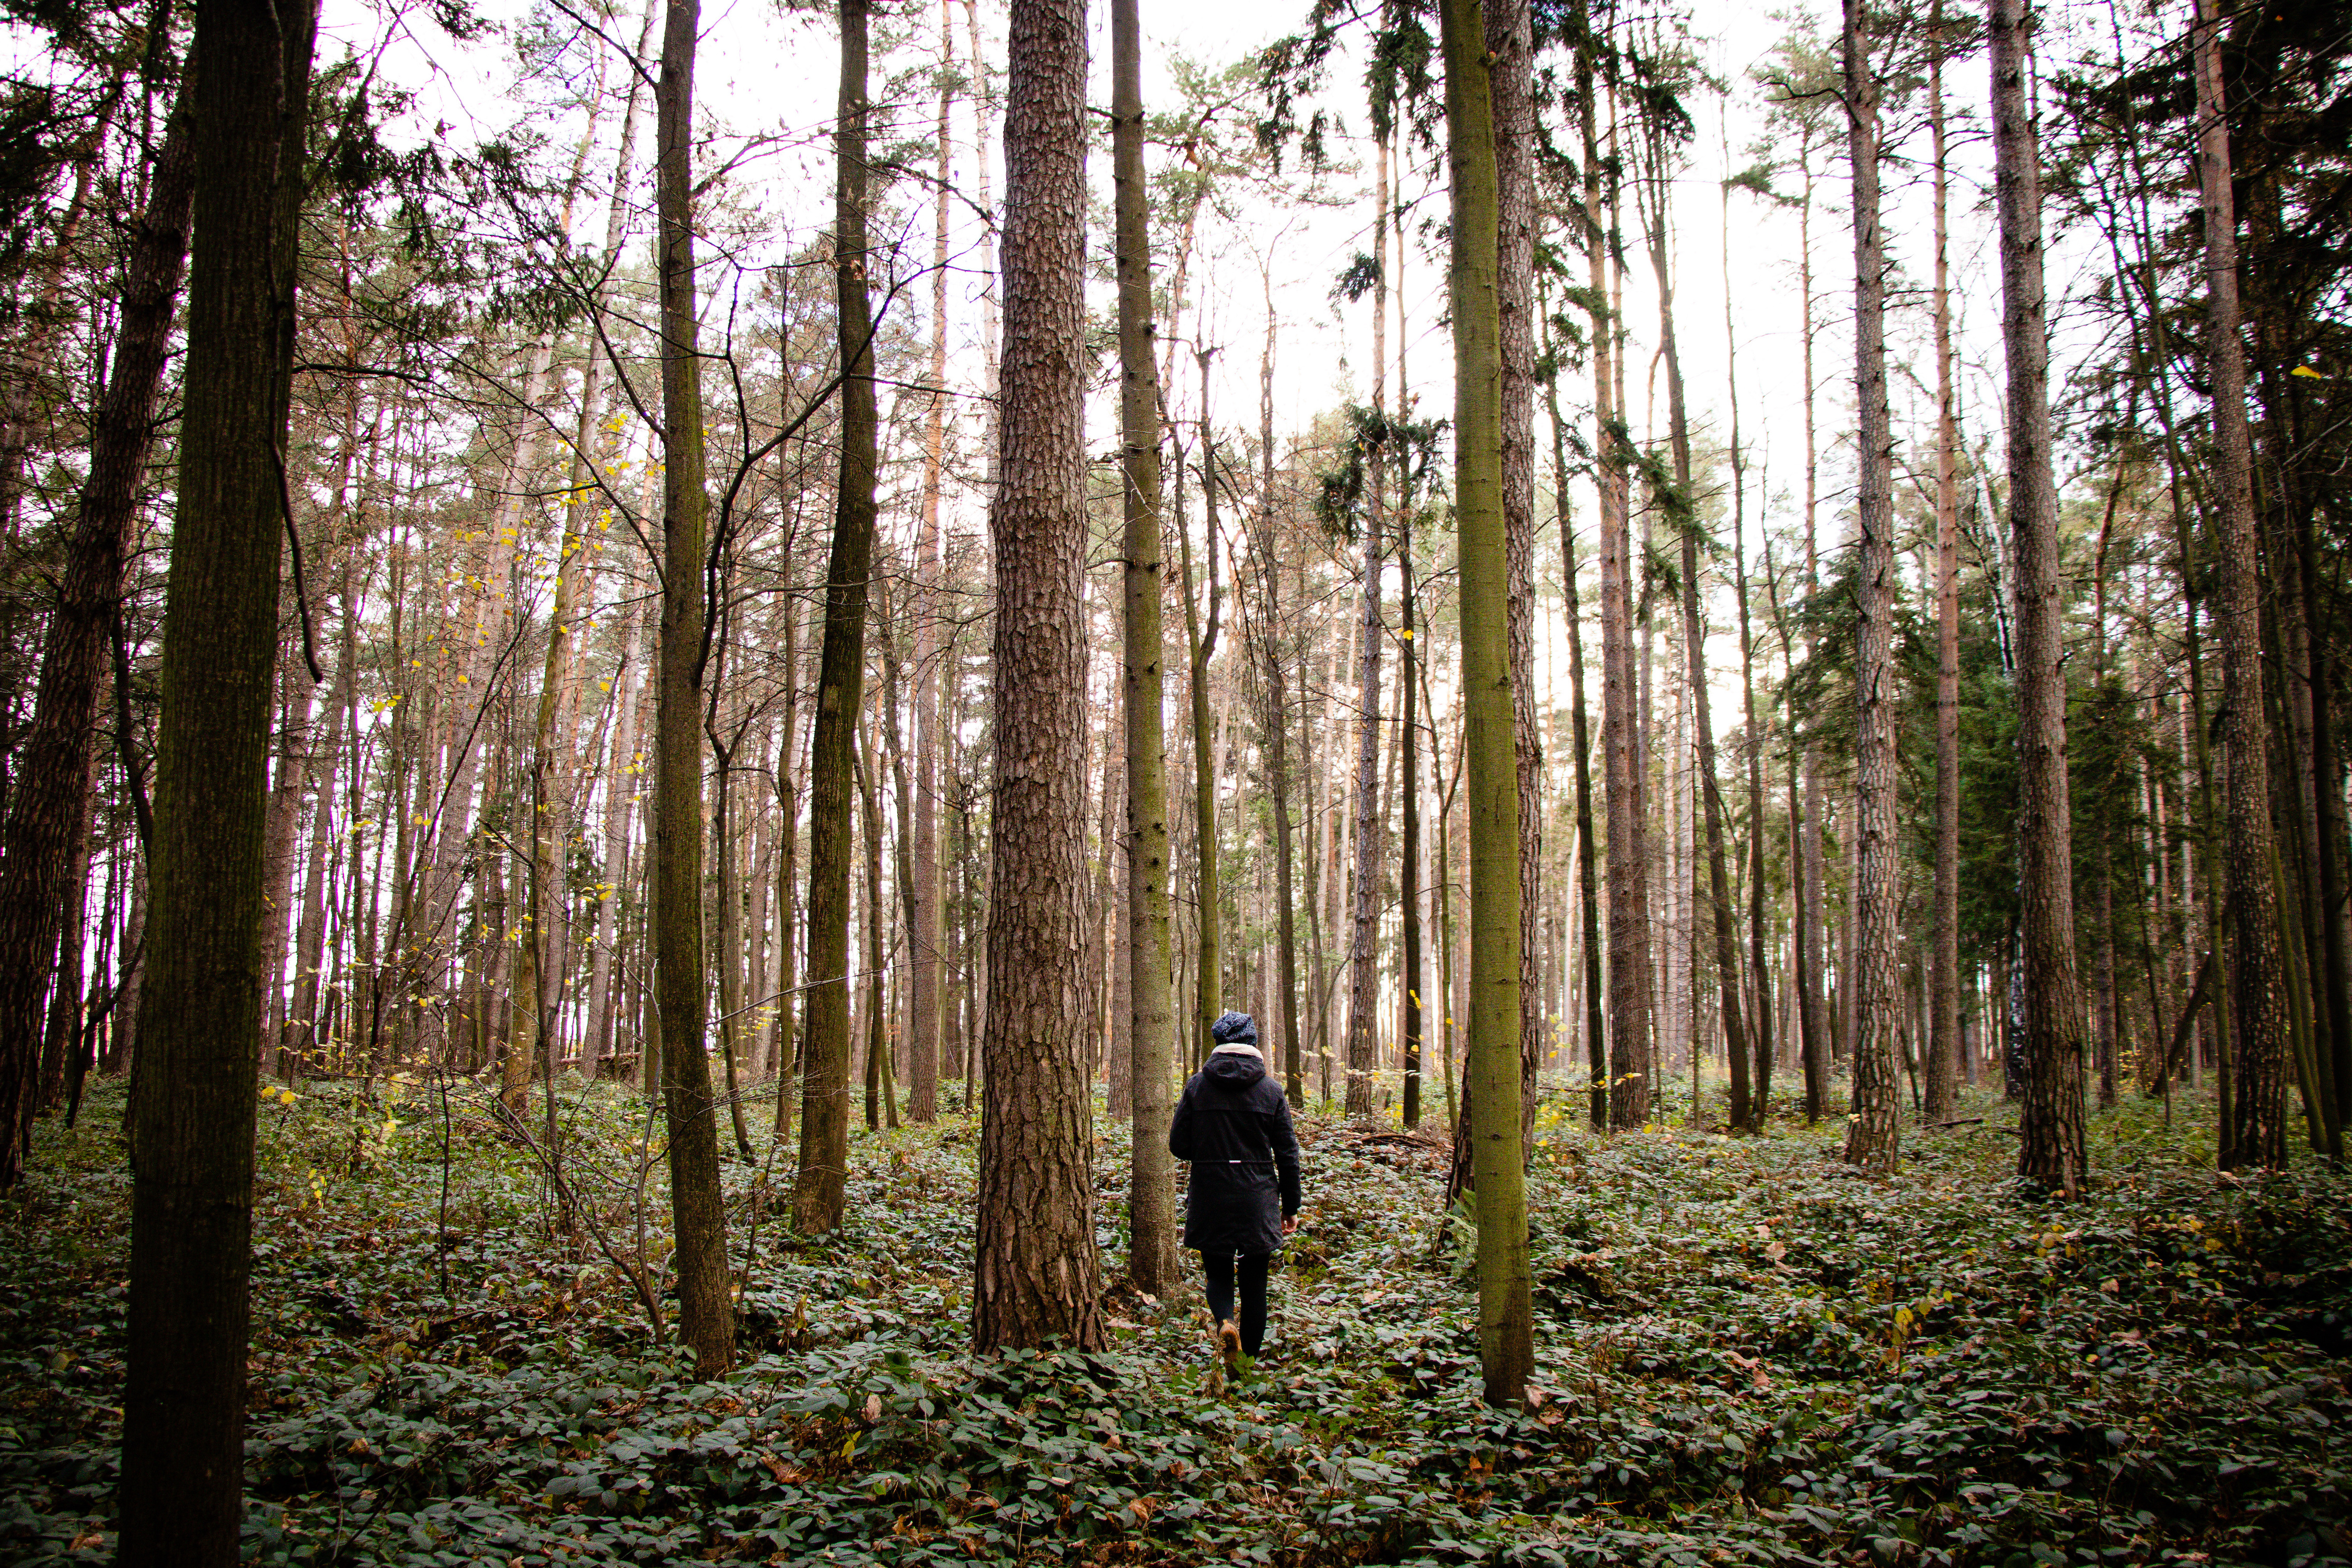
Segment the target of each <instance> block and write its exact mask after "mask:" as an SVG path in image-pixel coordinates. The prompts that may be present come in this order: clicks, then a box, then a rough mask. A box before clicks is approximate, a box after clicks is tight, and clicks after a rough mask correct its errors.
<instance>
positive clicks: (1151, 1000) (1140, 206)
mask: <svg viewBox="0 0 2352 1568" xmlns="http://www.w3.org/2000/svg"><path fill="white" fill-rule="evenodd" d="M1110 19H1111V77H1112V80H1111V109H1110V112H1111V138H1112V172H1113V176H1114V178H1115V180H1116V182H1117V191H1116V195H1115V215H1114V216H1115V221H1116V225H1117V229H1118V353H1119V368H1120V377H1119V438H1120V442H1121V444H1122V446H1123V447H1124V452H1123V457H1124V459H1125V461H1124V465H1123V471H1124V474H1125V478H1126V481H1127V482H1126V487H1125V494H1126V536H1125V540H1124V542H1123V545H1122V548H1121V555H1122V557H1123V559H1124V561H1125V563H1126V569H1125V575H1124V580H1123V602H1124V612H1125V614H1124V621H1125V657H1124V660H1123V677H1122V682H1121V684H1122V686H1123V687H1124V689H1125V693H1126V703H1125V710H1126V748H1127V749H1126V772H1127V868H1126V884H1127V909H1126V911H1125V918H1126V920H1127V944H1126V954H1125V956H1126V959H1127V969H1128V981H1127V984H1128V1008H1129V1012H1128V1018H1129V1029H1130V1033H1129V1052H1130V1053H1131V1054H1130V1058H1129V1059H1130V1061H1131V1062H1132V1064H1133V1069H1132V1070H1133V1076H1132V1079H1131V1084H1130V1093H1131V1096H1132V1101H1131V1110H1132V1114H1133V1118H1134V1154H1133V1162H1134V1163H1133V1165H1132V1167H1131V1168H1130V1171H1129V1183H1128V1230H1129V1238H1130V1239H1129V1251H1128V1260H1127V1272H1128V1278H1129V1279H1132V1280H1133V1281H1134V1282H1135V1286H1136V1289H1139V1290H1142V1291H1144V1292H1145V1293H1146V1294H1148V1295H1153V1296H1163V1295H1165V1294H1167V1292H1168V1290H1169V1288H1170V1287H1171V1286H1172V1285H1174V1284H1175V1283H1176V1279H1177V1259H1176V1198H1175V1192H1176V1188H1175V1179H1176V1167H1175V1162H1174V1160H1173V1158H1172V1157H1171V1155H1170V1154H1169V1152H1168V1138H1167V1131H1168V1120H1169V1117H1170V1115H1171V1108H1170V1103H1169V1102H1170V1100H1171V1090H1172V1089H1173V1087H1174V1086H1173V1082H1172V1076H1173V1073H1174V1070H1175V1043H1176V1037H1175V1026H1176V1018H1175V1004H1174V998H1173V997H1172V996H1171V994H1170V993H1169V979H1168V974H1169V961H1170V957H1171V952H1170V938H1169V929H1168V918H1169V917H1168V757H1167V750H1168V746H1167V720H1166V716H1165V714H1164V713H1163V711H1162V710H1161V681H1162V676H1163V671H1162V668H1161V661H1162V659H1163V658H1164V657H1165V655H1164V649H1165V647H1166V639H1165V637H1164V635H1163V634H1162V631H1161V627H1160V604H1161V594H1162V591H1163V589H1162V579H1163V578H1164V577H1165V576H1166V558H1165V554H1164V552H1163V551H1162V550H1161V548H1160V538H1161V533H1160V370H1159V365H1158V363H1156V362H1155V360H1154V359H1153V357H1152V351H1153V349H1154V347H1155V346H1156V343H1155V340H1156V338H1157V335H1158V334H1157V331H1156V329H1155V328H1154V325H1153V323H1152V319H1151V229H1150V207H1149V205H1148V197H1149V195H1150V193H1149V192H1148V191H1147V190H1146V189H1145V187H1144V170H1143V28H1142V24H1141V22H1140V21H1139V17H1138V14H1137V4H1136V0H1111V18H1110ZM1211 482H1212V483H1213V482H1214V480H1213V479H1212V481H1211Z"/></svg>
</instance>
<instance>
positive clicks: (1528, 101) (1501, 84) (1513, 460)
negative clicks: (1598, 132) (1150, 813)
mask: <svg viewBox="0 0 2352 1568" xmlns="http://www.w3.org/2000/svg"><path fill="white" fill-rule="evenodd" d="M1483 12H1484V16H1483V18H1482V25H1483V26H1484V27H1485V29H1486V57H1487V82H1488V88H1489V104H1490V109H1491V112H1492V114H1493V116H1494V136H1493V141H1494V149H1495V193H1496V221H1497V223H1498V224H1499V225H1500V228H1499V229H1498V230H1497V232H1496V248H1495V265H1496V274H1495V282H1496V294H1495V304H1496V313H1497V324H1498V331H1499V342H1500V345H1501V351H1502V356H1503V357H1502V384H1501V393H1502V405H1501V411H1500V414H1501V420H1502V429H1501V441H1502V465H1503V531H1504V545H1505V549H1506V551H1507V553H1508V556H1509V566H1510V577H1509V611H1510V635H1511V754H1512V764H1513V768H1514V771H1515V776H1516V777H1517V780H1518V792H1519V1032H1518V1050H1519V1092H1518V1107H1519V1144H1520V1149H1521V1152H1523V1153H1524V1152H1525V1151H1526V1150H1527V1149H1528V1147H1529V1145H1530V1144H1531V1143H1532V1142H1533V1140H1534V1138H1535V1121H1536V1096H1537V1086H1536V1070H1537V1068H1539V1067H1540V1066H1541V1065H1542V1063H1543V1047H1544V1041H1545V1039H1546V1038H1547V1037H1548V1035H1549V1026H1550V1025H1549V1019H1547V1018H1546V1017H1545V1016H1544V994H1543V986H1542V984H1540V980H1539V977H1538V972H1537V963H1538V957H1539V955H1540V954H1541V953H1542V952H1543V946H1542V942H1540V940H1539V927H1538V921H1540V919H1541V916H1542V911H1543V885H1542V884H1543V730H1542V726H1541V724H1540V722H1539V721H1538V718H1537V710H1536V687H1535V678H1536V590H1535V554H1536V412H1535V411H1536V402H1535V398H1536V382H1535V374H1536V322H1535V315H1536V272H1535V268H1536V205H1535V204H1536V196H1535V145H1536V118H1535V117H1536V110H1535V97H1534V77H1533V73H1534V47H1535V45H1534V31H1533V24H1532V21H1531V18H1530V16H1529V12H1528V0H1485V4H1484V6H1483ZM1399 248H1400V250H1402V247H1399ZM1401 402H1402V399H1400V403H1401Z"/></svg>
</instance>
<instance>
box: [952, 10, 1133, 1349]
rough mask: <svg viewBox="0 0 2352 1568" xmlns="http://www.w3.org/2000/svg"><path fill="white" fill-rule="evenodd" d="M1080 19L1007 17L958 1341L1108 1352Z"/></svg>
mask: <svg viewBox="0 0 2352 1568" xmlns="http://www.w3.org/2000/svg"><path fill="white" fill-rule="evenodd" d="M1086 50H1087V40H1086V6H1085V0H1013V8H1012V16H1011V23H1010V40H1009V58H1010V61H1011V65H1010V69H1009V73H1008V78H1007V84H1006V93H1005V110H1004V172H1005V182H1004V214H1005V216H1004V236H1003V280H1004V343H1003V357H1002V360H1001V362H1000V370H999V385H1000V387H1001V398H1002V405H1001V415H1000V426H999V429H1000V433H1001V434H1000V439H1001V441H1002V448H1001V453H1000V458H999V462H998V489H997V494H996V497H995V500H994V504H993V505H992V507H991V509H990V513H989V531H990V535H991V537H992V540H993V542H994V544H995V547H996V628H995V640H994V648H995V666H996V683H995V684H996V747H995V772H994V778H993V781H992V812H991V821H992V830H993V831H992V839H993V841H992V845H991V854H990V858H989V859H990V868H989V906H988V1018H987V1022H986V1024H985V1026H984V1027H983V1032H982V1056H983V1058H984V1065H985V1071H986V1074H987V1082H986V1085H985V1088H984V1089H983V1091H982V1092H983V1094H984V1096H985V1102H986V1103H985V1108H984V1110H983V1112H982V1123H981V1143H980V1190H979V1234H978V1240H977V1247H976V1255H975V1275H974V1280H973V1288H972V1339H973V1342H974V1344H975V1346H976V1347H977V1348H979V1349H982V1350H995V1349H999V1348H1003V1347H1008V1346H1034V1345H1039V1344H1043V1343H1044V1342H1046V1341H1047V1340H1049V1339H1059V1340H1062V1341H1065V1342H1068V1343H1069V1344H1071V1345H1074V1346H1076V1347H1078V1348H1080V1349H1092V1348H1095V1347H1097V1346H1098V1345H1100V1344H1101V1343H1102V1342H1103V1339H1104V1332H1105V1330H1104V1322H1103V1316H1102V1310H1101V1301H1100V1298H1101V1294H1102V1290H1101V1279H1100V1274H1101V1266H1100V1262H1099V1260H1098V1258H1097V1256H1096V1251H1095V1232H1094V1181H1093V1173H1092V1171H1091V1169H1090V1159H1091V1146H1090V1141H1091V1129H1090V1125H1089V1123H1090V1121H1091V1112H1092V1106H1091V1097H1090V1093H1089V1089H1088V1085H1087V1069H1086V1064H1085V1059H1084V1041H1083V1036H1084V1033H1085V1029H1086V1022H1087V1005H1086V994H1085V988H1084V985H1083V984H1082V980H1081V976H1080V973H1079V970H1078V965H1077V964H1076V963H1074V962H1073V960H1074V955H1076V954H1077V953H1079V952H1082V951H1083V950H1084V947H1085V942H1086V913H1087V911H1086V890H1087V866H1086V836H1087V835H1086V795H1087V788H1086V772H1087V703H1086V669H1087V650H1086V642H1085V635H1086V616H1085V610H1084V598H1085V595H1084V588H1085V582H1084V574H1085V569H1086V545H1087V521H1086V448H1085V436H1086V432H1085V424H1084V410H1083V406H1082V400H1083V397H1084V392H1085V385H1086V381H1087V374H1088V371H1087V352H1086V334H1085V328H1086V310H1085V268H1086V178H1085V176H1086V145H1087V137H1086V126H1085V111H1086V63H1087V56H1086Z"/></svg>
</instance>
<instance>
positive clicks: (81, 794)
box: [0, 92, 195, 1189]
mask: <svg viewBox="0 0 2352 1568" xmlns="http://www.w3.org/2000/svg"><path fill="white" fill-rule="evenodd" d="M190 112H191V106H190V105H189V104H188V103H187V101H186V94H185V92H183V95H182V100H181V101H180V102H179V103H178V104H176V105H175V106H174V107H173V111H172V116H171V119H170V121H168V123H167V124H166V127H165V130H164V134H163V147H162V150H161V151H160V152H159V153H157V155H156V160H155V167H154V171H153V174H152V178H151V181H150V184H149V186H148V196H147V211H146V213H145V214H144V215H143V216H142V217H141V218H140V219H139V221H138V224H137V226H136V227H135V228H133V230H132V231H131V249H130V255H129V256H128V258H126V262H125V266H124V277H123V288H122V304H121V318H120V321H119V324H118V329H117V333H116V338H115V348H114V363H113V366H112V369H111V373H110V375H109V377H108V380H107V384H106V388H105V391H104V392H103V393H102V394H101V395H100V399H99V406H98V409H97V411H96V416H95V418H94V419H93V420H92V422H91V426H90V437H89V439H90V450H89V478H88V479H87V480H85V482H84V483H83V486H82V494H81V505H80V508H79V513H78V515H77V516H76V518H75V520H74V527H73V532H72V536H71V542H70V544H69V545H68V552H67V559H66V567H65V574H64V578H63V580H62V581H61V582H60V584H58V600H57V605H56V607H55V608H54V609H53V610H51V612H50V615H49V625H48V631H47V637H46V639H45V642H44V646H43V647H42V650H41V668H40V677H39V681H38V685H37V688H36V690H35V694H34V699H33V719H32V722H31V724H30V725H29V726H28V727H27V728H26V731H25V732H24V734H23V736H22V738H21V741H20V749H19V750H18V752H17V762H16V778H15V780H14V783H13V785H12V787H11V788H10V790H9V792H8V803H7V805H8V815H7V827H6V840H5V845H6V847H5V853H0V1189H5V1188H6V1187H8V1186H11V1185H13V1184H15V1183H16V1180H17V1178H18V1177H19V1176H20V1175H21V1174H22V1173H23V1170H24V1153H25V1144H26V1139H27V1138H28V1137H29V1135H30V1132H31V1128H32V1119H33V1116H34V1114H35V1111H36V1110H37V1093H36V1083H35V1063H36V1059H37V1053H38V1050H39V1042H40V1035H41V1026H42V1001H43V997H44V994H46V993H47V990H48V987H49V983H50V981H51V979H52V977H53V976H54V975H57V974H58V973H60V967H59V966H58V964H57V963H56V958H57V952H58V942H59V939H60V934H61V930H62V924H63V921H62V915H63V911H64V910H65V907H66V897H67V893H68V887H69V884H70V882H71V880H72V878H73V876H74V868H75V867H76V866H78V865H79V864H81V863H83V862H85V861H86V860H87V859H88V851H87V847H86V846H87V845H88V842H89V802H90V768H91V763H92V762H93V759H94V757H95V755H96V748H97V741H98V706H99V696H100V691H101V690H102V689H103V688H104V684H105V680H106V675H107V672H108V670H109V668H110V664H111V660H112V658H113V651H114V636H115V629H116V625H117V614H118V608H119V606H120V605H121V599H122V586H123V574H124V571H125V568H126V565H127V563H128V562H129V560H130V556H131V537H132V530H133V529H134V528H135V526H136V524H137V521H138V512H139V494H140V489H141V487H142V482H143V481H144V479H145V477H146V471H147V458H148V454H149V453H150V452H151V451H152V448H153V446H154V428H155V403H156V398H157V395H158V392H159V391H160V389H161V387H162V385H163V366H164V363H165V358H166V355H167V353H168V352H169V349H170V346H171V335H172V315H173V305H174V303H175V302H176V301H177V300H178V298H179V289H180V273H181V268H182V264H183V263H184V260H185V259H186V256H187V243H188V208H189V203H190V199H191V196H192V195H193V193H194V188H195V159H194V150H193V146H192V140H191V133H190V125H189V116H190Z"/></svg>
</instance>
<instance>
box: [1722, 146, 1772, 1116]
mask: <svg viewBox="0 0 2352 1568" xmlns="http://www.w3.org/2000/svg"><path fill="white" fill-rule="evenodd" d="M1730 161H1731V159H1730V150H1729V148H1728V146H1727V147H1726V149H1725V153H1724V163H1725V166H1726V168H1728V167H1729V164H1730ZM1722 201H1723V207H1722V215H1723V221H1722V233H1723V380H1724V389H1725V391H1726V393H1727V395H1728V398H1729V402H1730V405H1731V570H1732V585H1733V590H1734V592H1735V593H1736V595H1738V607H1739V703H1740V713H1741V717H1742V719H1743V720H1744V721H1745V722H1746V724H1747V729H1748V981H1749V990H1748V996H1749V999H1750V1000H1751V1001H1752V1002H1753V1003H1754V1006H1753V1008H1752V1009H1751V1011H1750V1012H1749V1014H1748V1021H1749V1022H1750V1024H1751V1025H1752V1026H1753V1028H1752V1030H1751V1034H1752V1046H1751V1056H1752V1059H1753V1061H1754V1063H1755V1068H1754V1072H1753V1074H1752V1076H1751V1078H1750V1080H1749V1083H1748V1116H1747V1120H1746V1121H1744V1122H1742V1121H1739V1120H1738V1118H1736V1117H1735V1118H1734V1119H1733V1121H1734V1125H1733V1129H1732V1130H1733V1131H1747V1132H1761V1131H1764V1127H1765V1123H1766V1121H1768V1120H1769V1117H1770V1116H1771V1113H1772V972H1771V967H1770V960H1769V952H1768V950H1767V948H1766V945H1765V940H1764V905H1765V894H1766V890H1767V889H1766V887H1765V878H1764V731H1763V730H1762V729H1761V727H1759V725H1758V723H1757V721H1756V639H1755V633H1754V628H1753V626H1751V625H1750V624H1749V621H1748V451H1747V447H1745V446H1744V445H1743V444H1742V442H1741V441H1740V438H1739V331H1738V312H1737V310H1735V309H1734V303H1733V295H1732V288H1731V182H1730V181H1728V180H1726V181H1725V182H1724V184H1723V186H1722Z"/></svg>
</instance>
